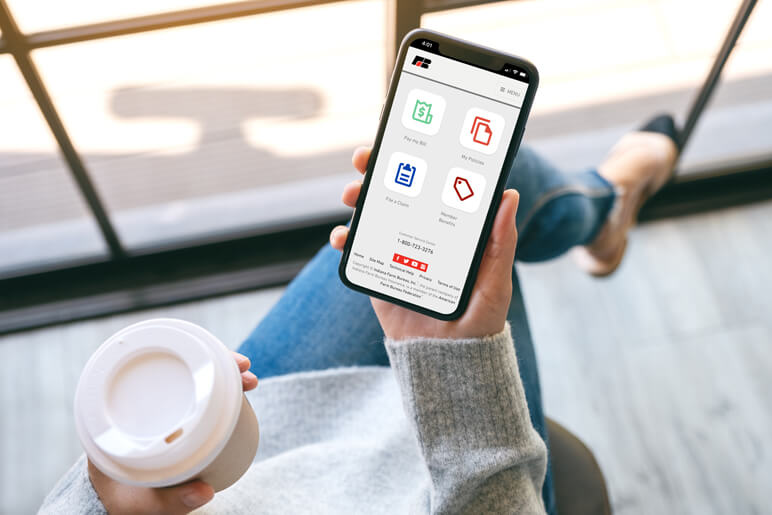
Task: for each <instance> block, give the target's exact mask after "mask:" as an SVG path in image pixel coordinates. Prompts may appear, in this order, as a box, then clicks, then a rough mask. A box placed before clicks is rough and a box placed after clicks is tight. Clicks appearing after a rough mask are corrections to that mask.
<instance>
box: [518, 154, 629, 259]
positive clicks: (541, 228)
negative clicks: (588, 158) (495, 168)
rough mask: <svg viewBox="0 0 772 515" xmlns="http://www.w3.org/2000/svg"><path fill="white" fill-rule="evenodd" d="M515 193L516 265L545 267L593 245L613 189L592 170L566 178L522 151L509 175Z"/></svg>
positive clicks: (613, 196) (535, 156)
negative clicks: (540, 264)
mask: <svg viewBox="0 0 772 515" xmlns="http://www.w3.org/2000/svg"><path fill="white" fill-rule="evenodd" d="M507 187H508V188H515V189H516V190H518V191H519V192H520V206H519V208H518V212H517V229H518V233H519V238H518V242H517V259H518V260H520V261H525V262H533V261H546V260H548V259H552V258H554V257H557V256H559V255H561V254H563V253H564V252H566V251H567V250H569V249H570V248H571V247H573V246H575V245H584V244H587V243H589V242H591V241H592V240H593V238H594V237H595V235H596V234H597V233H598V231H599V230H600V228H601V227H602V226H603V223H604V222H605V221H606V217H607V216H608V213H609V211H610V210H611V208H612V206H613V204H614V198H615V196H616V195H615V193H614V189H613V187H612V186H611V185H610V184H609V183H608V182H607V181H606V180H605V179H604V178H603V177H601V176H600V175H599V174H598V172H596V171H595V170H587V171H583V172H579V173H573V174H566V173H563V172H561V171H560V170H558V169H557V168H555V166H553V165H552V164H551V163H550V162H548V161H547V160H546V159H544V158H543V157H541V156H540V155H538V154H537V153H536V152H534V151H533V150H532V149H530V148H528V147H523V148H521V149H520V151H519V152H518V154H517V158H515V164H514V166H513V167H512V170H511V171H510V173H509V180H508V181H507Z"/></svg>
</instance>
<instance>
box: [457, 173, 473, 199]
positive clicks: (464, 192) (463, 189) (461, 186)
mask: <svg viewBox="0 0 772 515" xmlns="http://www.w3.org/2000/svg"><path fill="white" fill-rule="evenodd" d="M453 189H454V190H456V195H458V198H459V199H460V200H462V201H463V200H466V199H468V198H472V197H473V196H474V191H473V190H472V185H471V184H469V181H467V180H466V179H464V178H463V177H456V180H455V181H453Z"/></svg>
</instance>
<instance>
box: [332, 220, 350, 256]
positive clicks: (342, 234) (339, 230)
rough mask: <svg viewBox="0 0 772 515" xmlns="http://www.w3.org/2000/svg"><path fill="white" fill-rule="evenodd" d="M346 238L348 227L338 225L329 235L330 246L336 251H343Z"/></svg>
mask: <svg viewBox="0 0 772 515" xmlns="http://www.w3.org/2000/svg"><path fill="white" fill-rule="evenodd" d="M346 238H348V227H346V226H343V225H339V226H337V227H336V228H335V229H333V230H332V232H331V233H330V245H332V248H334V249H337V250H343V246H344V245H345V244H346Z"/></svg>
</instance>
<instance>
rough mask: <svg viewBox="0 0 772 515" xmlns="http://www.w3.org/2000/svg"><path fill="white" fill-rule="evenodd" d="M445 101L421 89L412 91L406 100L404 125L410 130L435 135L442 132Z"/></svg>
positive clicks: (403, 116)
mask: <svg viewBox="0 0 772 515" xmlns="http://www.w3.org/2000/svg"><path fill="white" fill-rule="evenodd" d="M444 113H445V99H444V98H442V97H441V96H439V95H435V94H434V93H429V92H428V91H424V90H421V89H414V90H411V91H410V93H408V95H407V99H406V100H405V109H404V111H403V113H402V125H404V126H405V127H406V128H408V129H410V130H414V131H417V132H421V133H423V134H428V135H430V136H431V135H434V134H437V131H439V130H440V124H441V123H442V116H443V114H444Z"/></svg>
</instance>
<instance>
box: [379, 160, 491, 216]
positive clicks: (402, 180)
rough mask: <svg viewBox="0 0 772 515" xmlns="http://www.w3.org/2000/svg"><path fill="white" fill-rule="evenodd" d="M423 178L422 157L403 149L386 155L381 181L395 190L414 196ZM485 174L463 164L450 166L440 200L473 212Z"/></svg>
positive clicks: (482, 188)
mask: <svg viewBox="0 0 772 515" xmlns="http://www.w3.org/2000/svg"><path fill="white" fill-rule="evenodd" d="M425 178H426V161H424V160H423V159H421V158H420V157H416V156H411V155H409V154H405V153H404V152H394V153H393V154H392V155H391V157H390V158H389V164H388V165H387V168H386V174H385V175H384V179H383V184H384V185H385V186H386V187H387V188H388V189H390V190H391V191H395V192H397V193H401V194H402V195H407V196H408V197H417V196H418V195H419V194H420V193H421V189H422V188H423V184H424V179H425ZM485 186H486V181H485V177H484V176H482V175H480V174H479V173H475V172H472V171H469V170H464V169H463V168H451V169H450V171H449V172H448V175H447V177H446V178H445V186H444V187H443V189H442V202H443V203H444V204H445V205H447V206H449V207H452V208H455V209H460V210H461V211H465V212H467V213H474V212H475V211H477V209H478V208H479V207H480V202H482V196H483V193H484V192H485Z"/></svg>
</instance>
